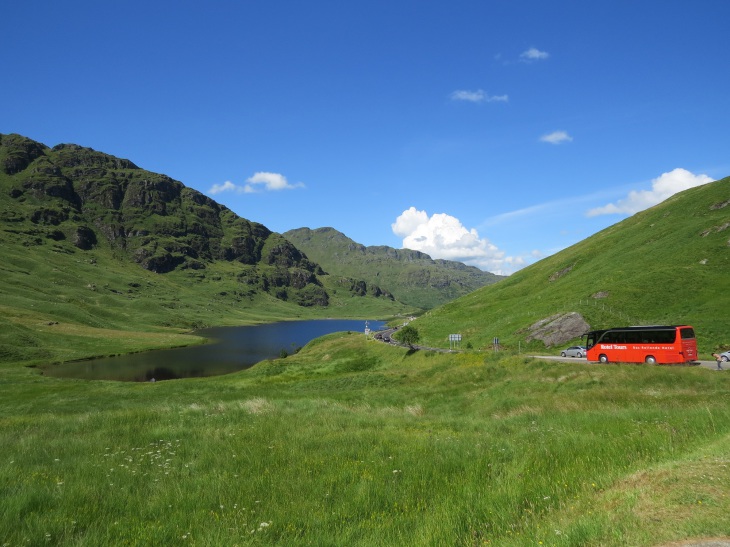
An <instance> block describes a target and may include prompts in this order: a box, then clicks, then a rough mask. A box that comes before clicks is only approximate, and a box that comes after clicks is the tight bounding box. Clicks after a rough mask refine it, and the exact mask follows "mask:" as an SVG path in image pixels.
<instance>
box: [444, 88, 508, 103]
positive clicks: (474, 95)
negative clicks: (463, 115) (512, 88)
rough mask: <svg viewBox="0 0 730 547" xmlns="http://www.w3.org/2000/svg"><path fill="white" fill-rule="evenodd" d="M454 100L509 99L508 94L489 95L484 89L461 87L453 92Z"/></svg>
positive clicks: (478, 101) (486, 101)
mask: <svg viewBox="0 0 730 547" xmlns="http://www.w3.org/2000/svg"><path fill="white" fill-rule="evenodd" d="M451 100H452V101H467V102H472V103H497V102H502V103H506V102H508V101H509V96H507V95H489V94H487V93H486V92H485V91H484V90H483V89H477V90H476V91H468V90H466V89H459V90H456V91H454V92H452V93H451Z"/></svg>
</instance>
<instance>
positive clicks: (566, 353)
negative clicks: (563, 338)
mask: <svg viewBox="0 0 730 547" xmlns="http://www.w3.org/2000/svg"><path fill="white" fill-rule="evenodd" d="M585 355H586V348H584V347H583V346H570V347H569V348H568V349H564V350H563V351H561V352H560V356H561V357H585Z"/></svg>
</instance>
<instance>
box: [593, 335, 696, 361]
mask: <svg viewBox="0 0 730 547" xmlns="http://www.w3.org/2000/svg"><path fill="white" fill-rule="evenodd" d="M585 336H586V337H587V339H586V358H587V359H588V361H598V362H600V363H648V364H651V365H653V364H655V363H656V364H687V363H690V364H692V363H694V362H695V361H697V340H696V339H695V332H694V329H693V328H692V327H690V326H689V325H652V326H645V327H618V328H613V329H606V330H594V331H591V332H588V333H586V334H585Z"/></svg>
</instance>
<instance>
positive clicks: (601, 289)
mask: <svg viewBox="0 0 730 547" xmlns="http://www.w3.org/2000/svg"><path fill="white" fill-rule="evenodd" d="M570 312H576V313H579V314H581V315H582V316H583V317H584V318H585V320H586V321H587V322H588V324H590V326H591V327H593V328H605V327H612V326H624V325H631V324H634V325H637V324H639V325H640V324H690V325H693V326H694V327H695V329H696V331H697V336H698V344H699V349H700V351H701V352H704V353H705V354H707V353H709V352H710V351H712V350H716V349H721V348H728V347H730V322H728V317H729V315H728V314H729V313H730V178H725V179H722V180H719V181H716V182H713V183H710V184H706V185H704V186H700V187H697V188H693V189H690V190H687V191H685V192H682V193H679V194H677V195H675V196H673V197H672V198H670V199H668V200H666V201H665V202H663V203H661V204H659V205H657V206H655V207H652V208H651V209H648V210H646V211H643V212H640V213H637V214H635V215H634V216H632V217H630V218H628V219H626V220H624V221H622V222H619V223H617V224H615V225H613V226H611V227H609V228H607V229H605V230H603V231H601V232H599V233H597V234H595V235H594V236H592V237H589V238H588V239H586V240H584V241H582V242H580V243H578V244H576V245H573V246H572V247H570V248H568V249H565V250H563V251H561V252H559V253H557V254H555V255H553V256H551V257H548V258H546V259H544V260H541V261H540V262H538V263H536V264H534V265H532V266H530V267H528V268H525V269H523V270H521V271H519V272H517V273H515V274H513V275H511V276H510V277H509V278H507V279H505V280H503V281H500V282H499V283H496V284H494V285H490V286H487V287H484V288H482V289H479V290H477V291H475V292H473V293H471V294H469V295H467V296H464V297H462V298H459V299H457V300H454V301H453V302H450V303H448V304H445V305H444V306H442V307H440V308H438V309H435V310H433V311H431V312H429V313H427V314H426V315H424V316H423V317H422V318H419V319H418V320H417V321H416V323H415V324H414V325H415V326H417V328H418V329H419V331H420V333H421V337H422V339H423V340H422V341H423V342H424V343H426V344H429V345H433V346H437V347H444V346H445V347H448V341H447V337H448V335H449V334H452V333H461V334H462V336H463V342H462V343H463V344H466V343H468V342H469V341H470V342H471V343H472V345H473V346H474V347H485V348H491V345H492V340H493V338H494V337H499V338H500V342H501V344H503V345H504V346H506V347H507V348H512V349H517V348H518V347H520V346H521V347H522V348H523V349H524V348H531V349H532V350H535V351H536V350H543V351H544V349H545V347H544V344H543V343H542V342H539V341H532V342H528V338H529V333H530V331H529V330H528V328H529V326H531V325H533V324H535V323H537V322H539V321H543V320H546V319H549V318H551V317H554V316H556V315H559V314H567V313H570ZM563 342H564V343H567V342H568V340H564V341H563ZM563 342H561V343H563Z"/></svg>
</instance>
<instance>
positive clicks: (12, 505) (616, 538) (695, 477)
mask: <svg viewBox="0 0 730 547" xmlns="http://www.w3.org/2000/svg"><path fill="white" fill-rule="evenodd" d="M0 373H2V374H3V376H2V378H4V379H5V381H4V382H3V383H2V384H0V388H1V389H2V397H0V416H2V417H1V418H0V446H2V447H3V448H2V453H1V454H0V499H2V500H3V503H2V511H1V512H0V545H3V544H9V545H17V544H26V543H30V544H46V543H50V544H58V545H72V544H73V545H104V544H133V545H148V544H169V545H186V544H190V545H212V544H217V545H236V544H238V545H296V544H304V545H306V544H311V545H344V544H348V545H484V544H487V545H489V544H495V545H515V546H516V545H539V544H543V545H652V544H655V543H657V542H658V541H660V540H673V539H681V538H684V537H691V536H696V535H723V534H725V535H727V534H730V517H728V514H730V513H728V511H727V510H728V508H730V501H729V500H728V498H727V494H728V486H727V485H728V484H730V471H729V470H728V459H727V449H728V448H730V435H729V433H730V420H729V418H730V408H729V407H728V405H727V400H728V394H730V377H727V376H725V375H723V374H719V373H718V374H715V373H713V372H711V371H708V370H706V369H698V368H663V367H632V366H596V365H584V364H581V365H574V364H570V365H568V364H548V363H544V362H541V361H538V360H531V359H524V358H520V357H518V356H505V355H503V354H501V355H497V356H493V355H491V354H490V355H489V356H488V357H487V358H486V359H485V358H484V357H483V356H477V355H474V354H472V355H468V354H467V355H442V354H435V353H427V352H422V351H418V352H413V351H406V350H404V349H397V348H393V347H390V346H386V345H384V344H379V343H376V342H366V341H365V340H364V338H363V337H362V336H361V335H354V334H353V335H344V334H343V335H332V336H328V337H324V338H322V339H319V340H317V341H315V342H313V343H312V344H310V345H308V346H307V347H306V348H304V349H303V350H302V351H301V352H300V353H298V354H297V355H296V356H291V357H289V358H287V359H285V360H276V361H270V362H264V363H261V364H259V365H257V366H255V367H253V368H252V369H250V370H248V371H243V372H241V373H237V374H233V375H229V376H224V377H218V378H205V379H199V380H180V381H169V382H158V383H156V384H124V383H114V382H87V381H79V380H55V379H48V378H43V377H38V376H36V375H35V374H33V373H32V372H30V371H25V372H22V373H18V372H17V371H15V372H14V373H12V374H11V373H9V371H8V370H7V367H6V368H4V369H2V370H0ZM6 373H7V374H6ZM701 476H703V477H705V478H703V479H700V477H701ZM645 515H653V518H649V519H642V518H641V517H642V516H645Z"/></svg>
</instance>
